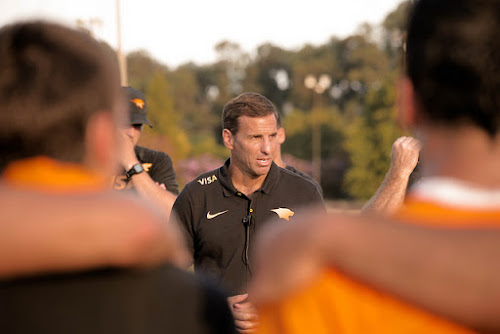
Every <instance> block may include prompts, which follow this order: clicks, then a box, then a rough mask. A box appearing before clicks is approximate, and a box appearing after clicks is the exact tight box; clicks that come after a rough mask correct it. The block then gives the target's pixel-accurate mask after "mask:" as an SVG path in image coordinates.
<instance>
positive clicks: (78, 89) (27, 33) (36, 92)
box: [0, 21, 120, 170]
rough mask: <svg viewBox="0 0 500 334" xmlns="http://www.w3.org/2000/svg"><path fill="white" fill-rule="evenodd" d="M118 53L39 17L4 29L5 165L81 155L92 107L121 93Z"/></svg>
mask: <svg viewBox="0 0 500 334" xmlns="http://www.w3.org/2000/svg"><path fill="white" fill-rule="evenodd" d="M115 59H116V57H114V56H113V54H112V52H111V51H110V49H109V48H106V47H105V46H103V45H101V44H99V43H98V42H97V41H96V40H94V39H93V38H92V37H90V36H89V35H88V34H86V33H84V32H80V31H76V30H73V29H69V28H66V27H63V26H60V25H57V24H53V23H48V22H42V21H36V22H24V23H17V24H12V25H8V26H5V27H3V28H2V29H0V101H1V108H0V156H1V158H0V170H2V169H3V168H5V166H6V165H7V164H8V163H9V162H11V161H14V160H18V159H23V158H28V157H32V156H36V155H45V156H49V157H51V158H54V159H59V160H63V161H70V162H81V161H82V160H83V158H84V153H85V147H84V141H85V129H86V126H87V122H88V120H89V118H90V116H91V115H92V114H94V113H95V112H97V111H99V110H109V111H110V112H111V111H112V109H113V106H114V105H115V102H116V99H117V97H118V96H119V95H118V94H119V87H120V85H119V81H118V80H119V75H118V69H117V64H116V60H115Z"/></svg>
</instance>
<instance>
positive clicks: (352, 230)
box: [251, 215, 500, 331]
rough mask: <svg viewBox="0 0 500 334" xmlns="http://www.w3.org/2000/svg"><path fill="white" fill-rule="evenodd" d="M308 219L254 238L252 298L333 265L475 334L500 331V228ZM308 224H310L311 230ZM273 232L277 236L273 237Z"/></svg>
mask: <svg viewBox="0 0 500 334" xmlns="http://www.w3.org/2000/svg"><path fill="white" fill-rule="evenodd" d="M373 220H374V219H367V218H363V217H347V216H345V217H341V216H329V217H327V216H323V217H314V222H312V219H311V215H309V217H307V219H304V220H303V221H301V222H299V223H297V220H296V223H295V224H293V225H287V226H280V227H279V228H275V230H274V231H273V230H267V231H266V232H265V233H266V234H267V235H266V236H263V235H262V234H261V236H262V238H261V240H260V242H261V244H260V245H259V247H256V249H258V253H257V261H258V266H257V269H258V270H257V272H256V275H255V276H254V278H255V280H254V282H253V289H251V293H252V295H253V296H254V297H255V299H256V301H265V300H269V299H273V298H279V297H280V296H283V295H284V294H286V293H287V292H288V291H290V290H293V289H296V288H297V287H300V286H302V285H305V284H306V283H308V282H309V281H310V280H311V279H312V278H313V277H315V276H316V275H317V274H318V273H319V272H320V271H321V270H323V268H324V266H334V267H335V268H336V269H338V270H339V271H342V272H344V273H346V274H348V275H350V276H352V277H354V278H356V279H359V280H361V281H363V282H365V283H367V284H369V285H372V286H374V287H375V288H377V289H381V290H384V291H388V292H390V293H391V294H394V295H396V296H397V297H399V298H401V299H404V300H407V301H408V302H410V303H412V304H415V305H418V306H420V307H422V308H424V309H428V310H430V311H431V312H433V313H436V314H439V315H442V316H444V317H447V318H449V319H451V320H453V321H456V322H458V323H461V324H464V325H466V326H470V327H472V328H475V329H478V330H481V331H498V330H499V329H500V306H499V305H500V283H499V282H500V269H498V262H499V261H500V230H498V229H495V230H445V229H432V228H425V227H419V226H412V225H407V224H400V223H392V222H387V221H378V222H377V224H373ZM311 222H312V225H311ZM278 235H279V236H278Z"/></svg>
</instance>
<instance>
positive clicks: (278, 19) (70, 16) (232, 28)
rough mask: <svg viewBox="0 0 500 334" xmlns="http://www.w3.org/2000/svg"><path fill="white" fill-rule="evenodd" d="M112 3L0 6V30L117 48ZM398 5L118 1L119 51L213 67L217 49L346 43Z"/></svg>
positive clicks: (365, 0)
mask: <svg viewBox="0 0 500 334" xmlns="http://www.w3.org/2000/svg"><path fill="white" fill-rule="evenodd" d="M116 1H117V0H1V1H0V25H2V26H3V25H4V24H7V23H11V22H13V21H15V20H19V19H33V18H37V19H39V18H43V19H50V20H56V21H58V22H61V23H64V24H67V25H71V26H75V25H76V21H77V20H82V21H83V22H85V23H86V25H87V27H88V28H91V30H92V31H93V33H94V36H95V37H96V38H98V39H102V40H105V41H106V42H108V43H109V44H110V45H111V46H113V47H115V48H116V46H117V44H118V42H117V41H118V33H117V28H116V27H117V19H116V18H117V14H116V12H117V10H116V8H117V6H116ZM401 1H402V0H344V1H339V0H306V1H304V0H301V1H298V0H247V1H241V0H177V1H172V0H120V11H119V12H120V14H121V26H122V37H121V39H122V48H123V50H124V51H125V52H126V53H128V52H131V51H135V50H140V49H142V50H146V51H148V52H149V53H150V55H151V56H152V57H153V58H155V59H156V60H158V61H159V62H161V63H163V64H165V65H168V66H171V67H175V66H178V65H180V64H183V63H186V62H189V61H192V62H195V63H197V64H207V63H211V62H213V61H215V60H216V53H215V50H214V47H215V45H216V44H217V43H218V42H221V41H223V40H229V41H231V42H236V43H238V44H239V45H240V46H241V47H242V49H244V50H245V51H247V52H250V53H251V52H253V51H255V49H256V48H257V46H259V45H261V44H263V43H266V42H270V43H273V44H275V45H277V46H280V47H283V48H286V49H297V48H300V47H301V46H303V45H304V44H306V43H310V44H314V45H319V44H322V43H325V42H327V41H328V40H329V39H330V37H331V36H337V37H340V38H343V37H346V36H349V35H351V34H352V33H354V32H355V31H356V29H357V28H358V27H359V25H360V24H361V23H363V22H368V23H371V24H380V23H381V22H382V20H383V19H384V18H385V16H386V15H387V14H388V13H389V12H391V11H392V10H394V9H395V8H396V7H397V5H398V4H399V3H400V2H401Z"/></svg>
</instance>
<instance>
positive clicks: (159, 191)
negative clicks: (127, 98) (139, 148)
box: [120, 131, 177, 219]
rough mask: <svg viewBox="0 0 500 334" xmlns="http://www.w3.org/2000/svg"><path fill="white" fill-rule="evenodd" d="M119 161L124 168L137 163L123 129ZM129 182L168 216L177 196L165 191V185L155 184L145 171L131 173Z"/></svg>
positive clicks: (132, 148) (129, 140)
mask: <svg viewBox="0 0 500 334" xmlns="http://www.w3.org/2000/svg"><path fill="white" fill-rule="evenodd" d="M120 162H121V165H122V166H123V168H125V170H129V169H130V168H132V166H134V165H135V164H138V163H139V160H138V159H137V156H136V155H135V151H134V143H133V141H132V139H131V138H130V137H128V136H127V134H126V133H125V132H124V131H122V132H121V141H120ZM130 182H131V183H132V185H133V187H134V188H135V189H136V190H137V192H138V193H139V194H140V195H141V196H142V197H143V198H145V199H148V200H149V201H151V203H153V204H154V205H156V206H157V207H158V208H159V209H160V210H161V212H163V214H164V217H167V219H168V217H170V213H171V212H172V206H173V205H174V202H175V199H176V197H177V196H176V195H174V194H172V193H171V192H169V191H167V190H166V189H165V185H161V184H157V183H156V182H155V181H154V180H153V179H152V178H151V176H149V174H148V173H146V172H142V173H140V174H136V175H133V176H132V177H131V179H130Z"/></svg>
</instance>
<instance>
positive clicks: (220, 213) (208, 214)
mask: <svg viewBox="0 0 500 334" xmlns="http://www.w3.org/2000/svg"><path fill="white" fill-rule="evenodd" d="M228 211H229V210H226V211H221V212H217V213H214V214H213V215H212V214H210V211H208V212H207V219H214V218H215V217H217V216H220V215H223V214H225V213H226V212H228Z"/></svg>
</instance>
